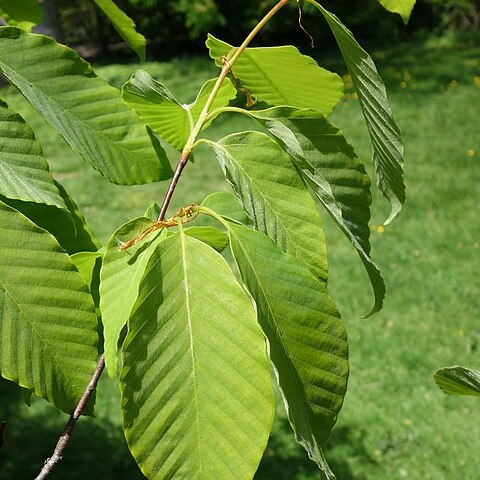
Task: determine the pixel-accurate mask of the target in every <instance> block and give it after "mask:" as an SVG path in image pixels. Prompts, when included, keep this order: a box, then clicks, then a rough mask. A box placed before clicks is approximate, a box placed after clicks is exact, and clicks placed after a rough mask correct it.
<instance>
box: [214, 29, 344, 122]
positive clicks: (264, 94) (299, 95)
mask: <svg viewBox="0 0 480 480" xmlns="http://www.w3.org/2000/svg"><path fill="white" fill-rule="evenodd" d="M207 48H208V49H209V53H210V57H212V59H214V60H215V63H216V64H217V65H218V66H222V57H226V58H227V59H230V58H231V57H232V56H233V55H234V53H235V51H236V48H235V47H232V45H229V44H228V43H225V42H223V41H222V40H218V39H217V38H215V37H213V36H212V35H209V36H208V39H207ZM232 70H233V73H234V75H235V77H236V78H238V79H240V80H241V81H242V84H243V87H245V88H246V89H247V90H249V92H250V93H251V94H252V95H254V96H255V97H257V99H258V100H259V101H262V102H267V103H268V104H270V105H292V106H295V107H300V108H302V107H303V108H307V107H310V108H315V109H316V110H319V111H321V112H322V113H323V114H324V115H330V113H331V112H332V111H333V109H334V107H335V106H336V105H337V104H338V102H339V101H340V100H341V98H342V96H343V81H342V79H341V78H340V77H339V76H338V75H337V74H336V73H332V72H329V71H328V70H325V69H323V68H321V67H319V66H318V65H317V63H316V62H315V60H313V59H312V58H310V57H307V56H306V55H302V54H301V53H300V52H299V51H298V50H297V49H296V48H295V47H292V46H287V45H286V46H282V47H267V48H264V47H260V48H247V49H246V50H245V51H244V52H243V53H242V55H241V56H240V57H239V59H238V60H237V61H236V62H235V65H233V67H232Z"/></svg>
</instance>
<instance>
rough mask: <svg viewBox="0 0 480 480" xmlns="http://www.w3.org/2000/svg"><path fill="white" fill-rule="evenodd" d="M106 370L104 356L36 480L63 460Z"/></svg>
mask: <svg viewBox="0 0 480 480" xmlns="http://www.w3.org/2000/svg"><path fill="white" fill-rule="evenodd" d="M104 368H105V357H104V355H103V354H102V355H101V356H100V358H99V360H98V364H97V368H96V369H95V372H94V373H93V376H92V378H91V379H90V382H89V383H88V385H87V388H86V389H85V392H84V393H83V395H82V398H81V399H80V401H79V402H78V404H77V406H76V407H75V410H74V411H73V413H72V415H71V416H70V418H69V420H68V422H67V424H66V425H65V429H64V430H63V433H62V435H61V436H60V438H59V439H58V442H57V445H56V446H55V450H54V451H53V455H52V456H51V457H50V458H47V461H46V462H45V464H44V465H43V468H42V470H41V472H40V473H39V474H38V475H37V477H36V478H35V480H42V479H44V478H47V476H48V475H49V474H50V473H51V471H52V470H53V468H54V467H55V465H56V464H57V463H58V462H60V460H61V459H62V456H63V452H64V451H65V448H67V445H68V443H69V442H70V439H71V437H72V432H73V428H74V427H75V424H76V423H77V420H78V419H79V418H80V415H81V414H82V412H83V410H84V409H85V407H86V406H87V403H88V401H89V400H90V397H91V395H92V393H93V391H94V390H95V388H96V387H97V383H98V380H99V379H100V375H101V374H102V372H103V369H104Z"/></svg>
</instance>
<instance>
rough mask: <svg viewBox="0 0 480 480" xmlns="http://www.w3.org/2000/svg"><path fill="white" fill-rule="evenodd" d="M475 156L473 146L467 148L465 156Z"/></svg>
mask: <svg viewBox="0 0 480 480" xmlns="http://www.w3.org/2000/svg"><path fill="white" fill-rule="evenodd" d="M474 156H475V150H474V149H473V148H469V149H468V150H467V157H470V158H473V157H474Z"/></svg>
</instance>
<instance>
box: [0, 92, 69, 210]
mask: <svg viewBox="0 0 480 480" xmlns="http://www.w3.org/2000/svg"><path fill="white" fill-rule="evenodd" d="M0 142H1V144H2V155H1V157H0V195H3V196H5V197H7V198H11V199H13V200H22V201H24V202H36V203H45V204H48V205H54V206H56V207H58V208H65V202H64V201H63V199H62V197H61V196H60V194H59V192H58V189H57V187H56V186H55V184H54V180H53V177H52V175H51V173H50V171H49V168H48V163H47V161H46V160H45V158H44V157H43V154H42V148H41V147H40V144H39V143H38V142H37V141H36V140H35V135H34V134H33V131H32V129H31V128H30V127H29V126H28V125H27V123H26V122H25V120H24V119H23V118H22V117H21V116H20V115H18V114H17V113H15V112H14V111H12V110H11V109H10V108H8V105H7V104H6V103H4V102H3V101H1V100H0Z"/></svg>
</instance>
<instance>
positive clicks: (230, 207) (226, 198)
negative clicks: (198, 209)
mask: <svg viewBox="0 0 480 480" xmlns="http://www.w3.org/2000/svg"><path fill="white" fill-rule="evenodd" d="M202 207H207V208H210V209H212V210H214V211H215V212H217V213H219V214H220V215H221V216H222V217H223V218H226V219H227V220H230V221H232V222H235V223H241V224H244V225H249V224H251V223H252V221H251V219H250V217H249V216H248V215H247V212H245V210H244V209H243V208H242V206H241V205H240V204H239V203H238V200H237V199H236V198H235V197H234V196H233V195H232V194H231V193H226V192H215V193H211V194H210V195H208V196H207V197H205V199H204V200H203V202H202Z"/></svg>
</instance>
